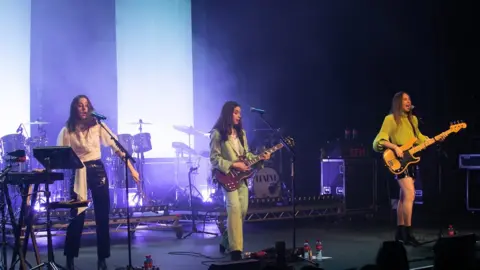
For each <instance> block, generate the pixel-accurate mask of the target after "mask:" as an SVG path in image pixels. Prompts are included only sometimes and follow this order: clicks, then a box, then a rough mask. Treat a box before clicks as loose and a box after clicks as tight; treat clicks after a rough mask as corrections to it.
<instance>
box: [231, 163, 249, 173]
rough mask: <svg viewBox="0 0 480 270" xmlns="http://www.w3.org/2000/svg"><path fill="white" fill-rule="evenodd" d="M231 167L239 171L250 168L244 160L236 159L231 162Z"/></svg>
mask: <svg viewBox="0 0 480 270" xmlns="http://www.w3.org/2000/svg"><path fill="white" fill-rule="evenodd" d="M232 167H233V168H235V169H237V170H239V171H241V172H245V171H248V170H250V168H249V167H248V166H247V165H245V163H244V162H241V161H237V162H235V163H233V164H232Z"/></svg>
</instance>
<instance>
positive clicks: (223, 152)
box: [210, 101, 270, 260]
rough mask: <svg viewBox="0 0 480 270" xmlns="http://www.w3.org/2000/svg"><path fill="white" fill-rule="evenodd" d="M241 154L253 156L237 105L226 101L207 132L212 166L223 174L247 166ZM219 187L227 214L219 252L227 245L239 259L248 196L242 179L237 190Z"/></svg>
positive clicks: (247, 157) (265, 156)
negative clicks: (209, 133) (223, 196)
mask: <svg viewBox="0 0 480 270" xmlns="http://www.w3.org/2000/svg"><path fill="white" fill-rule="evenodd" d="M241 156H245V157H246V159H247V160H248V159H252V158H254V157H255V155H253V154H252V153H251V152H249V150H248V143H247V137H246V135H245V131H244V130H243V128H242V118H241V108H240V105H239V104H238V103H236V102H234V101H228V102H226V103H225V104H224V105H223V107H222V111H221V113H220V117H219V118H218V120H217V122H216V123H215V125H214V126H213V128H212V132H211V135H210V162H211V164H212V170H219V171H220V172H222V173H224V174H227V173H229V172H230V171H231V170H232V169H235V170H237V171H240V172H244V171H247V170H250V168H249V167H248V166H247V165H246V164H245V163H244V162H242V161H238V160H239V159H240V157H241ZM261 158H262V159H263V160H267V159H269V158H270V154H269V153H265V154H262V156H261ZM260 164H261V163H260ZM214 181H215V179H214ZM222 191H223V193H224V194H225V198H226V207H227V215H228V217H227V231H226V233H224V234H223V236H222V242H221V244H220V252H222V253H224V252H225V250H226V249H227V248H229V249H230V251H231V252H230V256H231V258H232V260H240V259H242V251H243V220H244V219H245V216H246V215H247V209H248V199H249V198H248V188H247V184H246V183H245V181H243V183H241V186H240V187H239V188H238V189H236V190H233V191H229V192H228V191H227V190H226V189H225V188H223V187H222Z"/></svg>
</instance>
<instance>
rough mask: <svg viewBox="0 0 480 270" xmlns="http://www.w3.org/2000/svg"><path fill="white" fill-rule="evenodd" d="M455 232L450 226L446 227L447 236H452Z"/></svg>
mask: <svg viewBox="0 0 480 270" xmlns="http://www.w3.org/2000/svg"><path fill="white" fill-rule="evenodd" d="M454 235H455V230H454V229H453V226H452V225H448V236H454Z"/></svg>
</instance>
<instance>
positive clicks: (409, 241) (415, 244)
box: [405, 226, 421, 247]
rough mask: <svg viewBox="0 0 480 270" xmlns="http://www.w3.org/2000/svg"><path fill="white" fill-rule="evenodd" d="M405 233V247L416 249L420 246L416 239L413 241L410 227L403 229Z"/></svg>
mask: <svg viewBox="0 0 480 270" xmlns="http://www.w3.org/2000/svg"><path fill="white" fill-rule="evenodd" d="M405 231H406V237H407V238H406V241H405V245H407V246H413V247H418V246H420V245H421V243H420V242H418V240H417V239H415V236H413V233H412V227H410V226H408V227H405Z"/></svg>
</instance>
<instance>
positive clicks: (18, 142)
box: [0, 134, 26, 156]
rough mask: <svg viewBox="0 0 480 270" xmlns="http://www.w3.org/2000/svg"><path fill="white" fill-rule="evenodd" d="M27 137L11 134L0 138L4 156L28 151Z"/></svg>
mask: <svg viewBox="0 0 480 270" xmlns="http://www.w3.org/2000/svg"><path fill="white" fill-rule="evenodd" d="M25 141H26V139H25V137H24V136H23V135H22V134H9V135H5V136H3V137H2V138H0V142H1V147H2V150H3V151H2V152H3V155H4V156H6V155H7V154H8V153H10V152H13V151H16V150H26V149H25V148H26V147H25Z"/></svg>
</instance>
